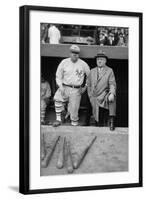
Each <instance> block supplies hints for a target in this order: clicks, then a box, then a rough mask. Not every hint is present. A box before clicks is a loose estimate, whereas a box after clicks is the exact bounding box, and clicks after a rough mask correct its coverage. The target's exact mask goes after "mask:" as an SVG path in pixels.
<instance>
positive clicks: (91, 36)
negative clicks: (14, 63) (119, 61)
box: [41, 23, 128, 46]
mask: <svg viewBox="0 0 146 200" xmlns="http://www.w3.org/2000/svg"><path fill="white" fill-rule="evenodd" d="M41 42H42V43H44V44H45V43H52V44H58V43H62V44H64V43H76V44H87V45H100V46H128V28H123V27H109V26H81V25H57V24H47V23H42V24H41Z"/></svg>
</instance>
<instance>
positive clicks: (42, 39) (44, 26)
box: [41, 23, 48, 44]
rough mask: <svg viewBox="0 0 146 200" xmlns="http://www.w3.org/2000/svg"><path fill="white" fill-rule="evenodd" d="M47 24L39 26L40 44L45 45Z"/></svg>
mask: <svg viewBox="0 0 146 200" xmlns="http://www.w3.org/2000/svg"><path fill="white" fill-rule="evenodd" d="M47 30H48V28H47V24H44V23H43V24H41V42H42V44H45V43H46V41H47Z"/></svg>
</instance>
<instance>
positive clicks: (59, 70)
mask: <svg viewBox="0 0 146 200" xmlns="http://www.w3.org/2000/svg"><path fill="white" fill-rule="evenodd" d="M62 79H63V62H61V63H60V64H59V66H58V68H57V71H56V83H57V85H58V86H59V87H60V86H62Z"/></svg>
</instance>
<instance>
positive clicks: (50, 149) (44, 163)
mask: <svg viewBox="0 0 146 200" xmlns="http://www.w3.org/2000/svg"><path fill="white" fill-rule="evenodd" d="M59 138H60V136H57V137H56V138H55V139H54V141H53V142H52V144H51V145H49V146H48V149H47V153H46V156H45V158H44V160H42V161H41V167H44V168H46V167H47V166H48V164H49V161H50V160H51V157H52V154H53V152H54V150H55V147H56V144H57V142H58V140H59Z"/></svg>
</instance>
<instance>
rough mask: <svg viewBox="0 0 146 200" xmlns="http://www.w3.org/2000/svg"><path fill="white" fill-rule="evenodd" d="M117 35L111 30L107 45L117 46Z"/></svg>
mask: <svg viewBox="0 0 146 200" xmlns="http://www.w3.org/2000/svg"><path fill="white" fill-rule="evenodd" d="M115 44H116V43H115V35H114V33H112V32H110V33H109V35H108V38H107V45H110V46H115Z"/></svg>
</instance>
